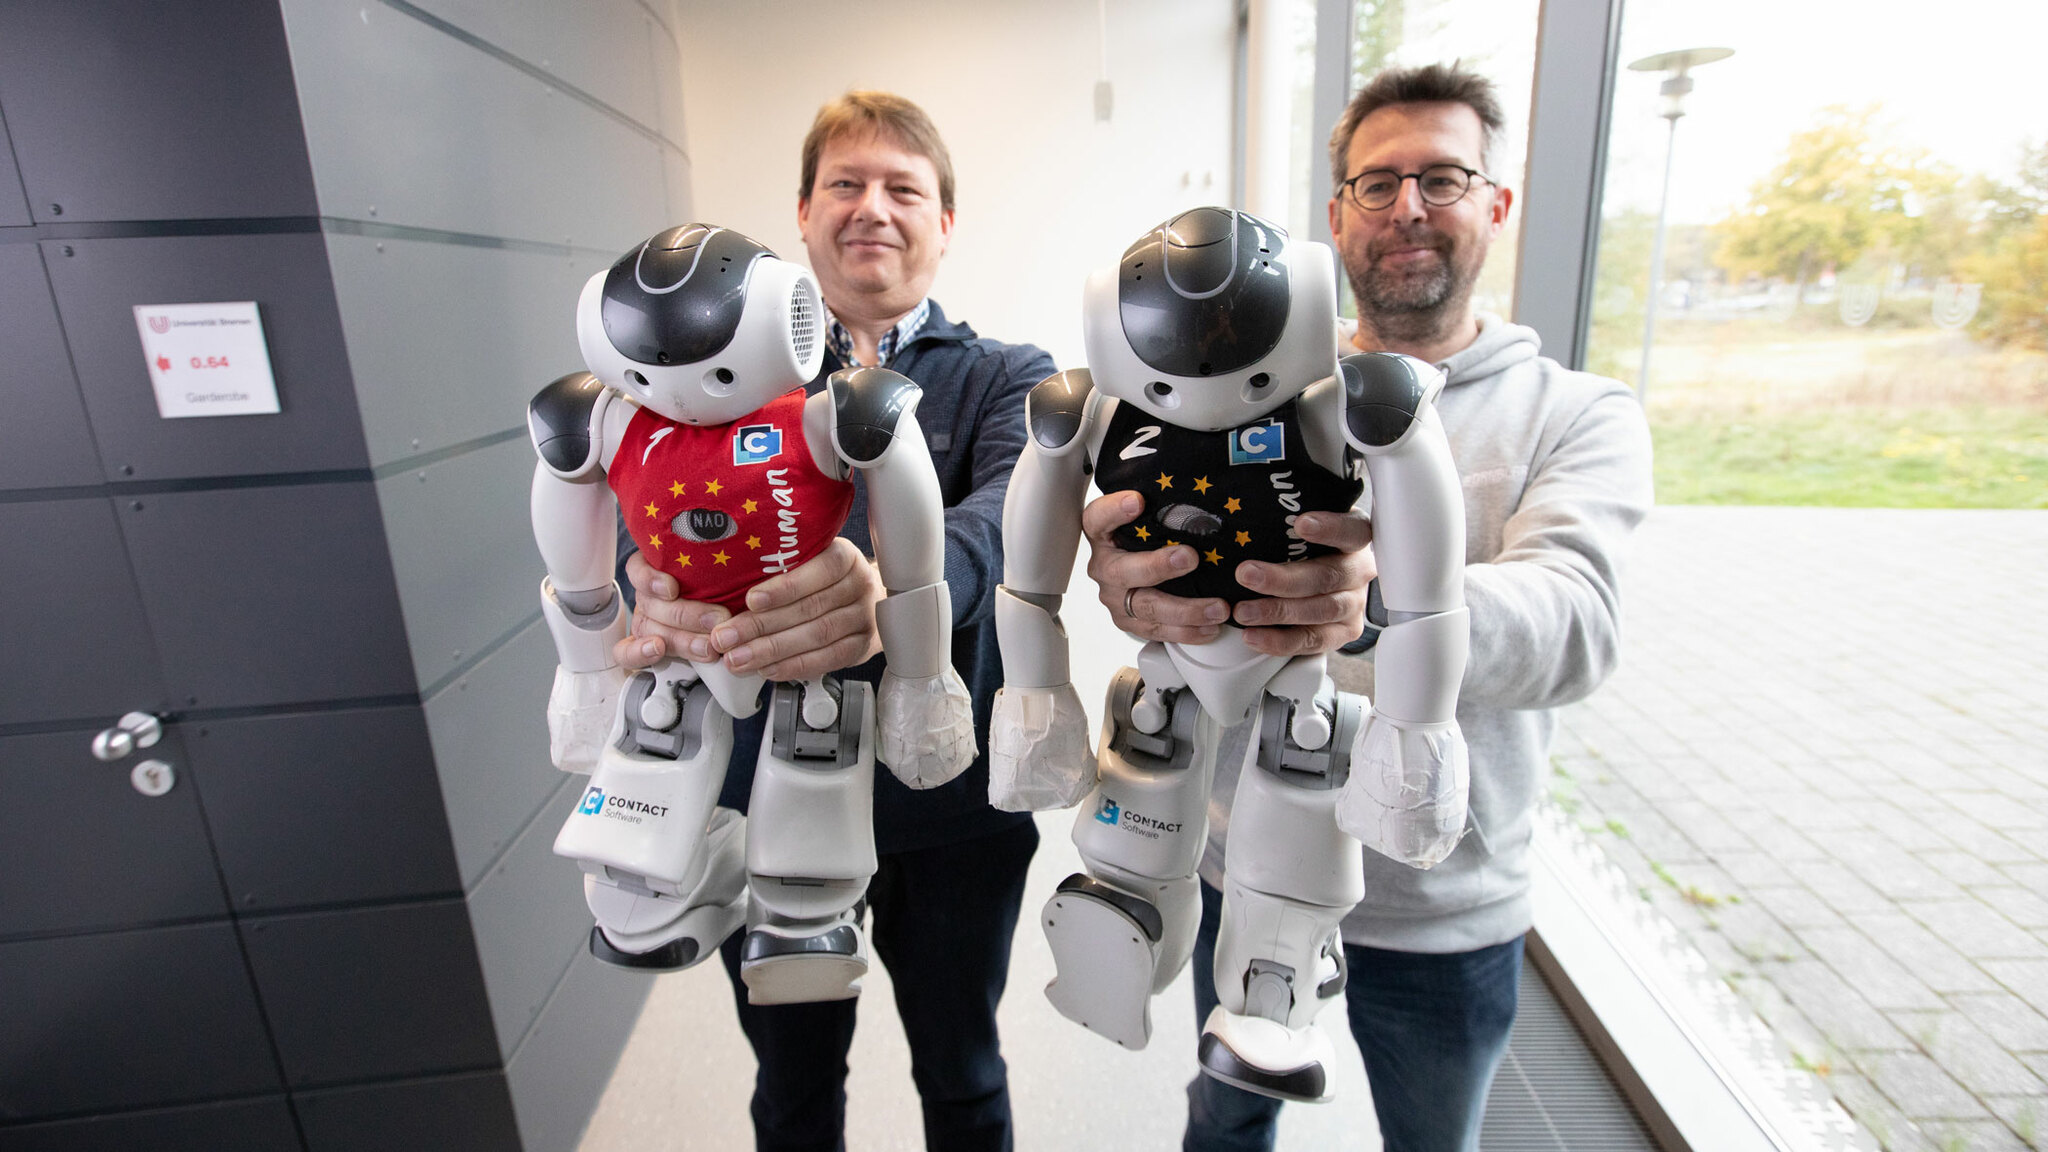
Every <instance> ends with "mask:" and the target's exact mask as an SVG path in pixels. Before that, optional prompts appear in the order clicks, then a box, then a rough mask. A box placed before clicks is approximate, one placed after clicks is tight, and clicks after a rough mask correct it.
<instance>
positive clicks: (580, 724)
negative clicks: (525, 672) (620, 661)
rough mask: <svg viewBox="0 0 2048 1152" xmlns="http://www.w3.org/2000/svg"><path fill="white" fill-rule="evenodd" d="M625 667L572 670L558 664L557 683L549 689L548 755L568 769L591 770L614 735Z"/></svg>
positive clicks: (624, 680) (561, 766) (571, 770)
mask: <svg viewBox="0 0 2048 1152" xmlns="http://www.w3.org/2000/svg"><path fill="white" fill-rule="evenodd" d="M625 682H626V671H625V669H623V668H606V669H603V670H602V671H598V672H571V671H569V670H568V669H567V668H563V667H560V666H557V667H556V668H555V687H554V690H553V691H551V692H549V693H548V756H549V758H550V759H552V760H553V761H554V762H555V767H557V768H560V769H561V770H562V771H564V772H579V773H587V772H589V771H591V770H592V769H594V768H596V767H597V757H598V754H599V753H600V752H602V751H603V750H604V742H605V739H606V737H608V736H610V735H611V729H612V717H613V715H614V714H615V713H616V712H617V711H618V701H619V688H620V686H621V685H623V684H624V683H625Z"/></svg>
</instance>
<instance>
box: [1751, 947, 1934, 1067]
mask: <svg viewBox="0 0 2048 1152" xmlns="http://www.w3.org/2000/svg"><path fill="white" fill-rule="evenodd" d="M1758 971H1759V972H1760V973H1761V974H1763V975H1764V976H1765V977H1767V978H1768V979H1769V980H1770V981H1771V982H1772V983H1773V984H1776V985H1777V986H1778V989H1779V990H1780V991H1782V992H1783V993H1785V998H1786V999H1787V1000H1790V1001H1791V1002H1792V1003H1793V1004H1794V1005H1795V1006H1797V1007H1798V1009H1799V1011H1800V1012H1802V1013H1803V1014H1805V1016H1806V1018H1807V1019H1809V1020H1811V1021H1813V1025H1814V1027H1815V1028H1817V1029H1819V1030H1820V1033H1821V1035H1823V1036H1825V1037H1827V1039H1828V1042H1829V1043H1831V1044H1833V1045H1834V1046H1835V1047H1837V1048H1840V1049H1843V1050H1844V1051H1863V1050H1888V1051H1902V1050H1908V1049H1911V1048H1912V1047H1913V1041H1912V1040H1911V1039H1910V1038H1908V1037H1907V1036H1906V1034H1905V1033H1904V1032H1901V1031H1899V1029H1898V1027H1897V1026H1896V1025H1894V1024H1893V1023H1892V1022H1891V1021H1890V1020H1889V1019H1887V1018H1886V1017H1885V1015H1884V1013H1882V1012H1879V1011H1878V1010H1877V1009H1876V1008H1873V1007H1871V1005H1870V1001H1868V1000H1865V999H1864V998H1863V997H1862V996H1861V995H1859V994H1858V993H1857V991H1856V990H1855V989H1854V988H1853V987H1851V986H1850V985H1849V984H1848V983H1847V982H1846V981H1844V980H1843V979H1842V978H1841V977H1840V976H1839V975H1837V974H1836V973H1835V971H1834V969H1832V968H1829V967H1828V966H1827V965H1825V964H1823V963H1821V962H1820V961H1818V960H1801V961H1794V962H1792V963H1789V964H1781V965H1775V966H1770V967H1766V966H1762V965H1759V966H1758Z"/></svg>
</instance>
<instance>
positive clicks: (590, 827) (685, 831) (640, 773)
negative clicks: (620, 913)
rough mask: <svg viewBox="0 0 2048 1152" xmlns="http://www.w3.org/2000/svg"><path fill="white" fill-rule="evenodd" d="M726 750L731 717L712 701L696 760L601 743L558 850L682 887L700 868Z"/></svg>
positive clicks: (690, 882) (729, 743) (691, 882)
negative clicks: (629, 751)
mask: <svg viewBox="0 0 2048 1152" xmlns="http://www.w3.org/2000/svg"><path fill="white" fill-rule="evenodd" d="M731 756H732V720H731V718H729V717H727V716H725V715H724V714H722V713H718V712H717V710H716V709H713V715H710V716H707V717H706V721H705V731H704V741H703V743H702V744H701V745H700V747H699V754H698V755H697V757H696V758H695V759H694V760H690V761H686V762H679V761H674V760H656V759H648V758H643V757H628V756H627V755H626V754H624V753H622V752H620V751H619V750H618V749H617V748H616V747H613V746H611V745H606V746H605V750H604V753H603V755H602V756H600V757H599V758H598V763H597V769H596V771H594V772H592V773H591V775H590V783H589V784H588V785H587V786H586V787H585V788H584V789H583V795H582V796H581V797H579V798H578V799H577V802H576V808H575V810H574V811H573V812H571V813H570V815H569V819H568V820H567V822H565V823H564V824H563V825H562V831H561V833H560V834H559V835H557V836H556V837H555V855H557V856H566V857H569V858H571V859H574V860H578V861H586V862H589V863H593V864H602V865H605V866H606V867H608V868H614V869H617V870H619V871H622V872H630V873H632V874H633V875H636V876H644V877H646V878H647V879H648V880H649V881H650V882H652V883H654V884H658V885H660V886H661V887H662V888H664V889H667V890H669V891H672V892H673V891H687V890H688V889H689V888H690V887H691V886H692V885H694V884H696V883H697V880H698V878H699V875H700V874H701V871H702V868H703V853H702V848H703V845H704V835H705V829H706V826H707V825H708V824H709V822H710V819H711V811H712V809H713V808H714V807H716V806H717V804H718V790H719V787H720V786H721V785H722V784H724V783H725V764H726V761H727V760H728V759H729V758H730V757H731Z"/></svg>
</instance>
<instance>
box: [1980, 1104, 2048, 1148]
mask: <svg viewBox="0 0 2048 1152" xmlns="http://www.w3.org/2000/svg"><path fill="white" fill-rule="evenodd" d="M1984 1106H1985V1107H1986V1108H1989V1109H1991V1113H1992V1115H1994V1116H1997V1117H1998V1118H1999V1119H2000V1120H2003V1121H2005V1126H2006V1127H2008V1128H2010V1129H2012V1132H2013V1134H2014V1135H2015V1136H2018V1137H2019V1139H2020V1144H2021V1145H2022V1146H2023V1147H2027V1148H2044V1147H2048V1098H2043V1097H2041V1096H1987V1097H1985V1099H1984Z"/></svg>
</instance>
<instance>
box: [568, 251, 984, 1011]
mask: <svg viewBox="0 0 2048 1152" xmlns="http://www.w3.org/2000/svg"><path fill="white" fill-rule="evenodd" d="M821 319H822V311H821V309H820V306H819V300H818V289H817V284H816V282H815V281H814V280H813V279H812V278H811V275H810V273H808V272H806V271H804V270H803V269H802V268H799V267H797V266H796V265H794V264H789V263H785V262H784V261H782V260H779V259H777V258H776V256H775V255H774V253H772V252H770V251H768V250H767V249H766V248H764V247H762V246H761V245H760V244H757V243H755V242H754V241H752V240H749V239H747V238H746V237H745V236H742V235H740V234H738V233H736V232H731V231H728V230H725V229H721V228H715V227H711V226H709V225H704V224H689V225H684V226H681V227H677V228H671V229H669V230H668V231H665V232H663V233H661V234H660V235H657V236H655V237H653V238H652V239H650V240H648V241H647V242H646V243H644V244H641V245H640V246H638V247H636V248H634V249H633V250H632V251H631V252H628V253H627V254H626V255H625V256H624V257H622V258H621V259H620V260H619V261H618V263H616V264H614V265H613V266H612V267H611V268H610V269H609V270H608V271H605V272H600V273H598V274H597V275H595V276H593V277H591V279H590V281H589V282H588V283H587V284H585V285H584V288H583V293H582V296H581V298H580V300H579V301H578V304H577V312H576V329H577V339H578V342H579V344H580V345H581V347H582V351H583V359H584V362H585V364H586V365H587V366H588V368H589V369H590V370H589V371H588V372H579V373H575V374H572V375H569V376H565V377H563V378H561V379H560V380H557V381H555V382H554V383H552V384H550V385H548V386H547V387H546V388H544V389H542V390H541V392H540V394H539V395H537V396H535V397H534V399H533V402H532V403H531V404H530V405H529V406H528V425H529V428H530V430H531V431H532V433H533V441H534V447H535V450H536V451H537V452H538V453H539V455H540V464H539V465H538V467H536V468H535V470H534V477H533V530H534V537H535V539H536V540H537V541H538V542H539V545H540V551H541V557H542V559H543V560H544V561H545V563H546V565H547V571H548V574H547V577H546V579H544V580H543V581H542V582H541V606H542V614H543V615H544V616H545V617H546V619H547V622H548V627H549V629H550V631H551V632H552V633H553V635H554V640H555V649H556V652H557V655H558V656H559V659H560V661H561V664H560V667H559V668H558V669H557V671H556V674H555V686H554V691H553V693H552V695H551V696H550V698H549V701H548V732H549V739H550V745H551V752H552V754H553V757H554V761H555V764H556V766H557V767H559V768H562V769H564V770H566V771H572V772H589V773H590V774H591V775H590V783H589V785H588V787H586V788H585V789H584V791H583V793H582V794H581V796H580V797H579V799H578V801H577V804H576V808H575V810H574V811H573V812H572V813H571V814H570V815H569V818H568V821H567V822H566V823H565V824H564V825H563V827H562V831H561V833H560V835H559V836H557V837H556V839H555V852H556V853H557V854H558V855H562V856H567V857H569V858H571V859H574V860H576V861H577V862H578V863H579V864H580V865H581V866H582V868H583V871H584V893H585V896H586V898H587V899H588V901H589V904H590V910H591V912H592V914H593V916H594V917H595V919H596V921H597V923H596V926H595V927H593V928H592V930H591V936H590V949H591V951H592V953H593V954H595V955H596V956H598V957H599V958H600V959H603V960H607V961H609V962H611V963H614V964H619V965H622V966H626V967H633V968H650V969H674V968H682V967H687V966H689V965H691V964H694V963H696V962H697V961H699V960H701V959H703V958H704V957H705V956H707V955H709V954H710V953H711V952H712V950H714V949H715V948H717V947H718V945H719V943H720V941H722V940H723V939H724V938H725V937H726V936H727V935H728V934H729V933H731V932H732V931H733V930H734V929H735V928H737V927H739V926H740V924H741V923H742V922H744V923H745V924H746V925H747V927H748V932H747V937H746V940H745V943H744V945H743V948H742V957H743V959H742V963H741V976H742V978H743V979H744V980H745V981H746V983H747V988H748V998H749V999H750V1000H752V1001H753V1002H754V1003H757V1004H774V1003H793V1002H802V1001H812V1000H830V999H844V998H846V997H850V996H853V995H856V994H857V993H858V992H859V990H860V978H861V976H862V975H863V974H864V973H865V972H866V970H867V940H866V936H865V934H864V932H863V929H862V927H861V924H860V919H859V916H858V913H857V908H858V906H859V904H860V901H861V898H862V897H863V896H864V895H865V893H866V891H867V883H868V878H869V877H870V876H872V875H873V874H874V870H875V849H874V828H873V813H872V807H871V800H870V796H871V793H872V790H873V786H874V764H875V760H876V759H877V758H879V759H880V760H881V761H882V762H883V763H885V764H887V765H888V767H889V769H890V770H891V771H892V772H894V773H895V774H896V775H897V776H898V777H899V778H901V779H902V780H903V781H904V782H905V783H907V784H909V785H910V786H911V787H914V788H929V787H935V786H937V785H939V784H943V783H945V782H946V781H948V780H950V779H952V778H953V777H954V776H957V775H958V774H959V773H960V772H961V771H962V770H964V769H965V768H966V766H967V765H968V764H969V763H970V762H971V761H972V760H973V758H974V719H973V713H972V709H971V707H970V701H969V699H968V695H967V690H966V687H965V685H963V684H962V683H961V681H960V678H959V676H958V674H957V673H955V672H954V671H953V668H952V665H951V663H950V642H951V627H952V625H951V620H952V608H951V598H950V596H949V595H948V593H947V589H946V584H945V576H944V555H945V554H944V547H945V538H944V520H943V515H944V510H943V506H942V501H941V497H940V491H939V483H938V477H937V475H936V473H935V472H934V471H933V468H932V463H931V454H930V451H929V449H927V447H926V446H925V441H924V435H923V433H922V432H921V431H920V429H919V428H918V424H917V420H916V417H915V415H914V413H915V410H916V407H917V401H918V398H919V395H920V394H919V391H918V389H917V386H916V385H914V384H912V383H911V382H910V381H909V380H906V379H905V378H903V377H902V376H900V375H898V374H896V373H894V372H889V371H886V370H884V369H879V368H857V369H850V370H846V371H842V372H835V373H833V374H832V377H831V378H830V380H829V381H828V382H827V384H826V387H825V388H824V389H823V390H822V391H820V392H819V393H817V394H816V395H813V396H809V397H806V396H805V395H804V392H803V386H804V384H805V383H806V382H808V381H809V380H810V379H811V378H812V377H814V376H816V375H817V372H818V367H819V365H820V363H821V362H822V359H823V356H824V351H823V340H822V338H821V337H822V333H821V332H820V330H819V329H820V324H821ZM856 470H858V471H859V472H860V473H861V476H862V477H863V480H864V482H865V483H866V485H867V487H868V496H869V508H870V509H871V510H872V511H871V513H870V524H869V530H870V534H871V536H872V538H873V540H874V542H875V562H876V564H877V566H878V567H879V568H880V571H881V577H882V583H883V585H884V586H885V587H886V588H887V590H888V596H887V598H886V599H885V600H883V601H882V603H881V604H880V605H878V606H877V608H876V611H875V622H876V626H877V628H878V630H879V631H880V633H881V637H882V644H883V648H884V650H885V651H886V652H887V653H888V667H887V670H886V671H885V672H884V673H883V676H882V681H881V686H880V691H879V693H878V694H871V693H870V691H869V688H868V686H867V685H866V684H864V683H860V682H848V683H846V684H844V685H841V684H840V683H838V682H837V681H836V680H834V679H832V678H831V677H822V678H820V679H818V680H814V681H810V682H807V683H804V684H776V685H775V686H774V691H773V692H772V693H771V694H770V695H771V699H770V703H769V705H768V706H769V716H768V728H767V735H766V737H765V738H764V739H763V740H762V744H761V757H760V761H759V763H758V766H757V768H756V772H755V777H754V786H753V793H752V796H751V799H750V801H749V811H750V813H751V817H750V818H743V817H741V816H740V815H739V814H738V813H736V812H733V811H731V810H729V809H723V808H719V807H717V800H718V794H719V788H720V786H721V785H722V783H723V782H724V778H725V769H726V762H727V760H728V758H729V757H730V756H731V753H732V742H733V740H732V721H733V718H734V717H744V716H750V715H752V714H753V713H754V712H756V711H758V710H759V708H760V706H761V704H760V698H761V687H762V684H763V681H762V680H761V678H760V677H758V676H740V675H736V674H734V673H732V672H731V671H730V670H728V669H727V668H725V666H724V665H722V664H719V663H709V664H693V663H691V662H689V661H687V660H683V659H669V660H666V661H664V662H662V663H660V664H658V665H656V666H655V667H653V668H651V669H648V670H645V671H642V672H638V673H635V674H632V675H630V676H628V675H627V674H626V673H625V671H624V670H623V669H621V668H619V667H618V666H617V665H616V664H615V663H614V661H613V657H612V647H613V645H614V644H616V643H617V642H618V641H619V640H621V639H623V638H624V637H625V635H626V633H627V630H628V616H627V613H626V610H625V607H624V605H623V603H622V602H621V599H620V594H619V589H618V586H617V583H616V581H615V580H614V579H613V575H612V574H613V570H614V567H615V564H616V561H617V549H618V545H617V533H616V529H615V526H614V525H615V516H616V515H618V514H620V512H622V513H623V515H624V517H625V522H626V526H627V528H628V530H629V532H630V533H631V535H632V537H633V540H634V543H635V544H637V545H638V546H639V548H640V550H641V552H642V554H643V555H644V556H646V558H647V559H648V561H649V562H650V563H652V564H654V565H655V566H656V567H658V568H660V569H661V570H663V571H665V572H667V573H668V574H669V575H671V576H673V577H675V579H676V581H677V582H678V584H679V586H680V588H681V590H682V594H683V596H685V597H686V598H689V599H693V600H701V601H706V602H710V603H717V604H723V605H725V606H727V607H729V608H731V609H733V610H734V611H739V610H741V609H743V608H744V607H745V597H746V593H747V590H748V589H749V588H751V587H753V586H754V585H755V584H757V583H760V582H761V581H762V580H765V579H768V578H769V577H771V576H774V575H776V574H778V573H781V572H786V571H788V570H790V569H791V568H794V567H795V566H797V565H798V564H801V563H802V562H803V561H805V560H807V559H809V558H810V557H812V556H814V555H816V554H817V553H818V552H819V551H821V550H822V549H823V548H824V547H825V546H826V545H827V544H828V543H830V542H831V540H832V538H833V537H834V536H836V535H837V534H838V532H839V529H840V526H841V525H842V524H843V523H844V522H845V520H846V515H847V510H848V508H849V506H850V504H851V502H852V498H853V487H852V476H853V473H854V472H855V471H856ZM877 696H878V697H879V699H877Z"/></svg>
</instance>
